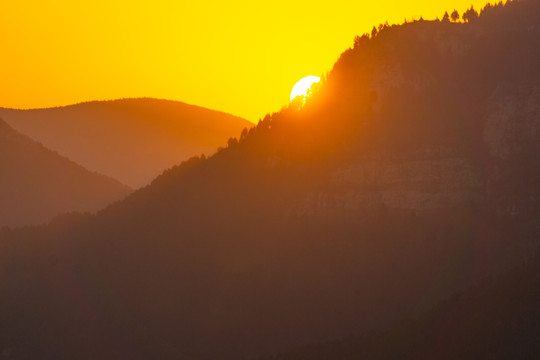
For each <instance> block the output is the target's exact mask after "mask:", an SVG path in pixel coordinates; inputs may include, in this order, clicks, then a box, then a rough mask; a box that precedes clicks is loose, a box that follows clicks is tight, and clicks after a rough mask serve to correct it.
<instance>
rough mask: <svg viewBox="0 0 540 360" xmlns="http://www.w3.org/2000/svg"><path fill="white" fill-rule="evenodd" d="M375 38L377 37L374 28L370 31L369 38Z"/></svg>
mask: <svg viewBox="0 0 540 360" xmlns="http://www.w3.org/2000/svg"><path fill="white" fill-rule="evenodd" d="M375 36H377V28H376V27H375V26H374V27H373V29H372V30H371V38H374V37H375Z"/></svg>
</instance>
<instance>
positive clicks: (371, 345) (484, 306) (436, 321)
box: [261, 254, 540, 360]
mask: <svg viewBox="0 0 540 360" xmlns="http://www.w3.org/2000/svg"><path fill="white" fill-rule="evenodd" d="M539 270H540V256H538V254H537V255H536V256H535V258H534V259H533V260H531V261H529V262H528V263H527V264H525V265H523V266H520V267H519V268H517V269H514V270H512V271H510V272H508V273H505V274H504V275H501V276H498V277H495V278H488V279H485V280H484V281H482V282H480V283H479V284H476V285H475V286H474V287H470V288H468V289H466V290H465V291H463V292H459V293H457V294H454V296H452V297H451V298H449V299H447V300H445V301H444V302H441V303H439V304H437V306H434V307H433V308H432V309H431V310H430V311H429V312H426V313H425V314H423V315H422V316H420V317H418V318H416V319H414V320H407V321H402V322H400V323H399V324H397V325H396V326H394V327H393V328H392V329H390V330H388V331H386V332H379V333H376V332H371V333H366V334H364V335H363V336H356V337H348V338H343V339H340V340H339V341H333V342H329V343H326V344H315V345H312V346H306V347H303V348H300V349H297V350H295V351H290V352H288V353H287V354H281V355H276V356H272V357H268V359H272V360H300V359H302V360H303V359H311V360H330V359H332V360H349V359H380V360H383V359H403V360H408V359H411V360H413V359H414V360H423V359H441V360H444V359H479V358H480V359H533V358H537V357H538V356H539V355H540V346H539V344H538V336H540V326H539V325H538V324H539V323H540V311H539V309H538V304H539V303H540V292H539V291H538V289H539V288H540V276H539V274H540V271H539ZM261 360H262V359H261Z"/></svg>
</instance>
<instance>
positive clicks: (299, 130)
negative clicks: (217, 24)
mask: <svg viewBox="0 0 540 360" xmlns="http://www.w3.org/2000/svg"><path fill="white" fill-rule="evenodd" d="M539 19H540V5H539V2H538V1H537V0H528V1H526V0H523V1H520V2H516V3H511V4H508V5H506V6H504V7H502V6H501V7H496V8H494V9H490V10H488V11H485V12H484V13H483V14H482V16H481V17H480V18H479V19H477V20H476V21H474V22H471V23H468V24H452V23H446V22H425V21H419V22H415V23H411V24H405V25H403V26H395V27H388V28H384V29H382V30H381V31H380V32H379V33H378V34H377V35H376V36H375V37H374V38H367V37H364V38H359V39H358V41H357V42H356V45H355V47H354V48H353V49H350V50H348V51H346V52H345V53H344V54H343V55H342V56H341V58H340V59H339V60H338V62H337V63H336V65H335V67H334V69H333V70H332V72H331V73H330V74H329V75H328V77H327V79H325V81H324V82H323V84H322V85H321V87H320V89H318V90H316V91H315V94H314V95H313V97H312V99H311V100H309V101H308V102H307V104H306V105H305V106H303V107H302V106H301V104H300V103H294V104H292V105H291V106H290V107H288V108H287V109H284V110H283V111H281V112H280V113H277V114H274V115H272V116H267V117H266V118H265V119H264V120H263V121H261V122H260V124H259V125H258V126H257V127H256V128H253V129H251V130H250V131H246V132H244V133H243V134H242V135H241V137H240V140H239V141H238V142H235V141H230V142H229V146H228V147H227V148H226V149H224V150H222V151H220V152H219V153H217V154H216V155H215V156H212V157H211V158H209V159H205V158H193V159H191V160H190V161H187V162H185V163H183V164H182V165H180V166H178V167H175V168H172V169H170V170H168V171H166V172H165V173H164V174H163V175H162V176H160V177H158V178H157V179H156V180H155V181H153V182H152V184H151V185H150V186H148V187H146V188H144V189H141V190H140V191H137V192H136V193H134V194H133V195H132V196H130V197H129V198H127V199H126V200H125V201H122V202H120V203H118V204H115V205H114V206H111V207H109V208H107V209H105V210H104V211H102V212H100V213H99V214H98V215H97V216H96V217H93V218H83V219H78V220H76V221H75V222H76V224H72V223H70V222H69V221H68V219H66V223H61V224H56V225H54V224H53V226H51V227H47V228H41V229H38V228H36V229H27V230H26V231H17V232H11V233H5V234H4V235H3V237H4V238H5V239H4V240H3V241H2V242H1V243H2V245H3V251H2V252H1V253H0V254H2V258H0V264H2V266H3V267H2V271H3V273H2V274H3V275H2V278H1V281H2V283H1V284H0V289H2V294H0V295H2V296H0V299H1V300H0V301H2V303H1V304H0V305H1V306H2V307H3V308H9V309H11V311H10V314H12V315H11V316H13V319H17V318H24V319H26V320H25V322H22V321H20V322H18V323H17V322H15V320H13V319H12V320H6V321H5V322H4V323H3V324H5V325H3V327H2V331H3V332H2V334H5V335H4V338H6V340H5V344H6V345H5V346H9V347H11V348H13V349H14V350H13V352H14V353H17V354H19V355H18V356H19V357H24V356H27V357H29V358H36V357H39V356H41V357H46V356H48V355H50V356H51V357H55V358H72V357H73V356H74V354H77V356H79V357H80V354H89V355H88V357H89V358H95V357H100V358H115V359H118V358H141V359H142V358H149V357H150V358H156V357H159V358H175V359H176V358H185V359H190V358H197V359H213V358H220V359H232V358H239V357H242V356H252V355H257V354H261V355H264V354H272V353H277V352H278V351H280V350H282V349H286V348H289V347H294V346H298V345H301V344H307V343H312V342H316V341H319V340H325V341H326V340H328V339H332V338H334V339H336V338H341V337H343V336H345V335H346V334H351V333H359V332H363V331H366V330H369V329H375V330H377V329H385V328H388V327H389V326H391V325H392V324H394V323H395V322H396V321H398V320H399V319H402V318H412V317H414V316H416V315H418V314H421V313H422V312H424V311H425V310H426V309H428V308H429V307H431V306H432V304H434V303H436V302H437V301H440V300H441V299H443V298H445V297H447V296H449V295H450V294H452V293H454V292H455V291H456V290H458V289H461V288H464V287H466V286H468V285H470V284H471V283H474V282H476V281H478V280H479V279H481V278H482V277H484V276H486V275H489V274H496V273H500V272H503V271H505V270H506V269H508V268H511V267H513V266H516V265H517V264H521V263H522V262H524V261H525V260H526V259H527V258H528V257H529V256H530V254H531V253H532V252H533V251H534V250H535V249H536V248H537V247H538V244H539V239H540V224H539V221H538V219H539V218H540V209H539V201H538V199H540V163H539V162H538V161H537V156H538V155H537V154H538V153H539V150H540V149H539V144H540V142H539V141H538V134H537V132H536V131H535V129H537V127H538V124H540V118H539V116H538V114H539V113H540V111H538V110H539V106H540V101H538V96H539V92H538V88H540V74H539V73H538V69H537V68H536V66H535V64H537V63H540V49H539V48H538V47H537V46H536V44H538V39H540V33H539V32H538V31H537V30H536V29H538V28H539V27H540V23H539V22H538V21H539ZM530 29H533V30H530ZM521 39H523V40H521ZM518 40H519V41H518ZM507 49H512V51H507ZM516 54H527V59H526V60H523V56H518V55H516ZM501 69H508V70H509V71H501ZM44 244H47V246H46V247H45V245H44ZM18 283H25V284H28V285H27V287H25V291H26V292H24V295H20V296H19V295H17V296H18V297H17V296H15V295H10V294H20V293H21V292H20V291H17V287H16V285H15V284H18ZM43 289H45V290H43ZM38 293H40V294H46V296H42V297H41V298H40V299H39V300H38V299H37V297H36V296H25V295H27V294H38ZM28 309H32V311H29V310H28ZM58 309H62V311H61V312H60V311H59V310H58ZM26 314H32V316H28V315H26ZM25 316H27V317H25ZM81 323H84V324H88V326H87V327H85V328H81V327H79V326H77V324H81ZM9 324H13V326H11V327H10V326H9ZM33 324H45V325H44V326H43V327H35V326H34V327H33V326H32V325H33ZM48 325H50V326H48ZM15 327H16V331H15V330H14V328H15ZM30 329H32V330H30ZM53 334H57V337H54V335H53ZM60 338H61V339H62V341H63V342H66V343H69V344H73V345H72V346H71V347H62V346H61V344H60V343H59V341H60V340H55V339H60ZM25 344H32V346H27V345H25ZM90 354H91V355H90ZM38 355H39V356H38Z"/></svg>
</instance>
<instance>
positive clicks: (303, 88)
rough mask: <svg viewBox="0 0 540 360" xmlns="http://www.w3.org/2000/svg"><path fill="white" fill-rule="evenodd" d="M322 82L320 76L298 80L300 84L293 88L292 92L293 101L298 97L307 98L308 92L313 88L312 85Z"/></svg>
mask: <svg viewBox="0 0 540 360" xmlns="http://www.w3.org/2000/svg"><path fill="white" fill-rule="evenodd" d="M319 81H321V78H320V77H318V76H313V75H309V76H306V77H305V78H302V79H300V80H298V82H297V83H296V84H295V85H294V86H293V88H292V91H291V99H290V100H291V101H293V99H294V98H295V97H297V96H306V95H307V91H308V90H309V89H310V88H311V85H313V84H314V83H318V82H319Z"/></svg>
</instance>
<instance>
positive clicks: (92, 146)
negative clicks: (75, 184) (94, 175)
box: [0, 98, 252, 187]
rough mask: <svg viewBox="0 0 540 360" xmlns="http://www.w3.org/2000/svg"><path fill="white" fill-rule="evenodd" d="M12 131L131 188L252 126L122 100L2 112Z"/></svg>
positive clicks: (170, 104)
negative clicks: (22, 134)
mask: <svg viewBox="0 0 540 360" xmlns="http://www.w3.org/2000/svg"><path fill="white" fill-rule="evenodd" d="M0 117H3V118H4V120H5V121H6V122H7V123H9V124H10V125H11V126H12V127H13V128H15V129H16V130H18V131H20V132H22V133H24V134H26V135H28V136H30V137H31V138H33V139H36V140H37V141H39V142H41V143H43V144H44V145H45V146H46V147H48V148H50V149H52V150H55V151H57V152H59V153H60V154H62V155H64V156H67V157H68V158H70V159H72V160H73V161H75V162H77V163H79V164H81V165H83V166H84V167H86V168H88V169H91V170H94V171H98V172H100V173H103V174H106V175H108V176H111V177H113V178H115V179H118V180H120V181H122V182H124V183H126V184H128V185H130V186H132V187H140V186H142V185H146V184H148V183H149V182H150V181H151V180H152V179H153V178H155V177H156V176H157V175H158V174H160V173H161V172H162V171H163V170H164V169H167V168H169V167H171V166H173V165H176V164H178V163H180V162H182V161H183V160H186V159H188V158H189V157H191V156H194V155H200V154H202V153H205V154H212V153H214V152H215V151H216V149H217V147H218V146H222V145H225V144H226V141H227V139H228V138H230V137H232V136H236V135H237V134H239V133H240V131H241V130H242V129H243V128H245V127H250V126H252V124H251V123H250V122H248V121H247V120H244V119H241V118H239V117H236V116H232V115H229V114H225V113H222V112H218V111H213V110H209V109H205V108H201V107H198V106H193V105H188V104H184V103H181V102H177V101H169V100H158V99H147V98H146V99H124V100H115V101H93V102H88V103H82V104H77V105H71V106H65V107H59V108H51V109H36V110H13V109H1V108H0Z"/></svg>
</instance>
